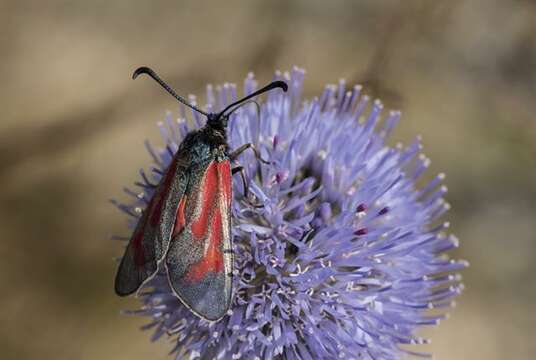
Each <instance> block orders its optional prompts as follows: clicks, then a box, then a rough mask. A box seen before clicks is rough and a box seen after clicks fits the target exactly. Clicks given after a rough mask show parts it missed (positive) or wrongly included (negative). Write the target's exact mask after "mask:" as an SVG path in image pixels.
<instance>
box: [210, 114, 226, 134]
mask: <svg viewBox="0 0 536 360" xmlns="http://www.w3.org/2000/svg"><path fill="white" fill-rule="evenodd" d="M228 123H229V115H227V114H222V113H218V114H208V115H207V125H208V126H210V127H211V128H213V129H216V130H220V131H225V129H227V124H228Z"/></svg>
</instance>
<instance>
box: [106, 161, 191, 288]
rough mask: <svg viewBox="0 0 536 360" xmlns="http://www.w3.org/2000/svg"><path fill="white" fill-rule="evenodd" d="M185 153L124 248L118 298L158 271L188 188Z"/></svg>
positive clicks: (169, 172) (165, 180)
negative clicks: (180, 204) (176, 215)
mask: <svg viewBox="0 0 536 360" xmlns="http://www.w3.org/2000/svg"><path fill="white" fill-rule="evenodd" d="M188 179H189V176H188V154H187V153H186V152H185V151H179V152H178V153H177V154H176V155H175V157H174V158H173V160H172V162H171V163H170V165H169V167H168V169H167V170H166V173H165V175H164V176H163V177H162V179H161V181H160V183H159V184H158V187H157V189H156V191H155V193H154V195H153V197H152V198H151V201H150V202H149V204H148V205H147V208H146V209H145V210H144V211H143V214H142V216H141V218H140V220H139V221H138V224H137V225H136V228H135V230H134V232H133V233H132V237H131V238H130V241H129V243H128V245H127V247H126V249H125V254H124V255H123V258H122V259H121V263H120V264H119V268H118V270H117V275H116V278H115V292H116V293H117V294H118V295H120V296H126V295H130V294H132V293H134V292H136V291H137V290H138V289H139V288H140V286H141V285H142V284H143V283H144V282H145V281H147V280H148V279H149V278H151V277H152V276H153V275H154V274H155V273H156V272H157V270H158V262H159V261H160V260H162V258H163V257H164V255H165V253H166V251H167V248H168V246H169V241H170V237H171V233H172V232H173V229H174V227H175V214H176V212H177V209H178V207H179V203H180V201H181V199H182V198H183V197H184V193H185V190H186V187H187V186H188Z"/></svg>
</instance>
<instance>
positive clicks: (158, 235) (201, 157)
mask: <svg viewBox="0 0 536 360" xmlns="http://www.w3.org/2000/svg"><path fill="white" fill-rule="evenodd" d="M141 74H147V75H149V76H150V77H152V78H153V79H154V80H156V81H157V82H158V83H159V84H160V85H161V86H162V87H163V88H164V89H165V90H166V91H167V92H169V93H170V94H171V95H172V96H173V97H175V98H176V99H177V100H178V101H180V102H181V103H183V104H184V105H186V106H188V107H190V108H192V109H193V110H195V111H197V112H199V113H201V114H203V115H205V116H206V117H207V123H206V125H205V126H204V127H203V128H201V129H199V130H197V131H192V132H190V133H189V134H188V135H187V136H186V138H185V139H184V141H183V142H182V143H181V144H180V146H179V148H178V150H177V152H176V153H175V154H174V156H173V159H172V161H171V163H170V164H169V166H168V168H167V170H166V172H165V174H163V176H162V179H161V181H160V183H159V184H154V185H153V184H150V185H149V186H152V187H154V189H155V191H154V195H153V196H152V198H151V199H150V201H149V204H148V205H147V208H146V209H145V211H144V212H143V214H142V216H141V218H140V220H139V222H138V224H137V226H136V228H135V229H134V232H133V234H132V236H131V238H130V241H129V243H128V245H127V247H126V250H125V254H124V255H123V258H122V260H121V263H120V265H119V269H118V271H117V276H116V279H115V292H116V293H117V294H118V295H120V296H126V295H130V294H132V293H134V292H136V291H137V290H138V289H140V287H141V286H142V285H143V284H144V283H146V282H147V281H149V280H150V279H151V278H152V277H153V276H155V274H156V273H157V272H158V271H159V267H161V266H163V269H164V271H165V272H166V274H167V278H168V281H169V285H170V287H171V289H172V290H173V293H174V295H175V296H176V297H177V298H178V299H179V300H180V301H181V302H182V303H183V304H184V305H185V306H186V307H187V308H188V309H190V310H191V311H192V312H193V313H194V314H196V315H198V316H199V317H201V318H203V319H206V320H212V321H217V320H220V319H221V318H222V317H223V316H224V315H225V314H226V313H227V311H228V309H229V307H230V304H231V296H232V267H233V258H232V242H231V202H232V186H231V185H232V184H231V182H232V180H231V178H232V175H233V174H235V173H240V175H241V177H242V181H243V183H244V192H245V195H246V198H247V194H248V186H247V182H246V181H245V174H244V169H243V168H242V167H241V166H236V167H235V168H231V162H232V161H234V160H236V158H237V157H238V155H240V154H241V153H242V152H244V151H245V150H247V149H251V150H253V151H254V152H255V154H256V155H257V152H256V150H255V147H253V145H252V144H251V143H247V144H244V145H242V146H240V147H238V148H237V149H236V150H234V151H230V149H229V145H228V143H227V134H226V130H227V124H228V121H229V116H230V115H231V114H232V113H233V112H234V111H235V110H237V109H238V108H239V107H241V106H242V105H244V104H246V103H247V102H248V101H251V100H250V99H252V98H253V97H255V96H258V95H260V94H262V93H265V92H267V91H270V90H272V89H276V88H281V89H283V90H284V91H287V84H286V83H285V82H284V81H274V82H272V83H270V84H268V85H266V86H265V87H263V88H262V89H259V90H257V91H255V92H253V93H251V94H249V95H248V96H245V97H244V98H242V99H240V100H238V101H236V102H234V103H232V104H230V105H228V106H227V107H225V108H224V109H223V110H222V111H220V112H219V113H206V112H204V111H202V110H200V109H198V108H197V107H195V106H193V105H192V104H189V103H188V102H187V101H186V100H184V99H183V98H182V97H180V96H179V95H177V93H176V92H175V91H174V90H173V89H172V88H171V87H169V85H167V84H166V83H165V82H164V81H163V80H162V79H161V78H160V77H159V76H158V75H157V74H156V73H155V72H154V71H153V70H151V69H150V68H147V67H140V68H138V69H137V70H136V71H135V72H134V74H133V76H132V77H133V79H136V77H138V76H139V75H141ZM257 157H258V158H259V159H260V157H259V156H258V155H257ZM260 160H262V159H260Z"/></svg>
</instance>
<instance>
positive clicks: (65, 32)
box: [0, 0, 536, 360]
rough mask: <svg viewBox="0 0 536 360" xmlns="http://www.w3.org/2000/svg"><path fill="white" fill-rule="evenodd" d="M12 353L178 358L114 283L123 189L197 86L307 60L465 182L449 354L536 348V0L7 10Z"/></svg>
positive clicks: (4, 247) (122, 0)
mask: <svg viewBox="0 0 536 360" xmlns="http://www.w3.org/2000/svg"><path fill="white" fill-rule="evenodd" d="M0 65H1V66H0V79H1V80H0V84H1V85H0V109H1V110H0V114H1V121H0V184H1V186H0V197H1V203H0V236H1V238H0V240H1V241H0V254H1V258H0V279H1V284H2V292H1V295H0V358H2V359H56V360H63V359H129V360H134V359H167V358H168V357H167V356H166V354H167V352H168V351H169V350H170V349H171V344H170V343H169V342H166V341H161V342H158V343H151V342H150V341H149V334H148V333H143V332H141V331H139V327H140V326H141V325H142V324H144V323H145V320H144V319H139V318H130V317H123V316H120V315H119V312H120V310H121V309H123V308H134V307H135V306H136V305H137V303H136V301H135V300H133V299H119V298H117V297H116V296H115V295H114V293H113V277H114V272H115V264H114V262H113V257H114V256H118V255H120V253H121V250H120V246H119V244H118V243H114V242H112V241H109V240H108V237H109V235H110V234H112V233H120V234H124V233H125V224H126V221H125V217H124V216H123V215H122V214H120V213H119V212H118V211H117V210H116V209H115V208H113V206H111V205H110V204H109V203H108V202H107V199H109V198H111V197H116V196H119V197H121V188H122V186H123V185H127V184H130V183H131V182H132V181H134V179H135V178H136V173H137V169H138V168H139V167H141V166H146V165H148V164H149V163H150V158H149V156H148V155H147V154H146V153H145V150H144V147H143V141H144V139H149V140H152V141H153V142H155V143H159V141H160V138H159V135H158V130H157V128H156V126H155V123H156V122H157V121H159V120H162V119H164V116H165V111H166V110H171V111H176V110H177V104H176V103H175V102H174V101H173V99H171V98H170V97H169V96H168V95H166V94H165V93H164V92H163V91H161V90H160V89H158V88H157V87H156V85H154V84H153V83H152V82H149V81H148V80H147V81H146V80H142V81H140V82H132V81H131V79H130V75H131V72H132V70H133V69H134V68H135V67H137V66H139V65H150V66H152V67H154V68H155V69H157V70H158V71H159V72H160V73H161V74H162V75H163V76H164V77H165V78H166V79H167V80H168V81H169V82H170V83H171V84H173V85H174V86H175V87H176V88H177V89H180V91H181V92H182V93H194V94H200V95H201V94H203V93H204V86H205V84H206V83H208V82H211V83H222V82H224V81H233V82H238V83H241V81H242V79H243V77H244V76H245V75H246V73H247V72H248V71H254V72H255V73H256V75H257V77H258V78H259V79H260V80H261V82H264V81H268V80H269V79H271V75H272V73H273V71H274V70H276V69H281V70H288V69H290V68H291V66H292V65H299V66H301V67H304V68H306V70H307V77H306V83H305V86H306V89H305V90H306V91H305V95H306V96H313V95H316V94H318V93H319V92H320V91H321V90H322V87H323V86H324V84H326V83H333V82H336V81H338V79H339V78H341V77H344V78H346V79H347V81H348V82H349V83H363V84H364V85H365V86H366V91H367V92H368V93H369V94H371V95H373V96H377V97H380V98H382V99H383V101H384V103H385V104H386V107H389V108H397V109H401V110H402V111H403V120H402V122H401V124H400V126H399V127H398V129H397V130H396V132H395V135H394V140H395V141H401V142H403V143H408V142H409V141H411V140H412V139H413V138H414V137H415V136H416V135H417V134H420V135H422V136H423V137H424V144H425V152H426V154H427V155H428V156H430V157H431V159H432V160H433V162H432V165H431V170H430V171H429V172H428V178H429V179H431V178H432V176H434V175H435V174H436V173H438V172H446V173H447V184H448V186H449V190H450V191H449V194H448V196H447V198H448V200H449V201H450V203H451V204H452V210H451V211H450V213H449V215H448V216H447V218H446V219H447V220H450V221H451V229H452V231H453V232H454V233H455V234H457V235H458V237H459V238H460V239H461V241H462V246H461V248H460V249H459V251H458V252H457V253H455V254H453V255H454V256H456V257H461V258H465V259H467V260H469V261H470V262H471V267H470V268H469V269H468V270H466V271H464V272H463V274H464V281H465V284H466V287H467V290H466V292H465V294H464V295H463V296H462V297H461V298H459V299H458V307H457V308H456V309H455V310H454V311H453V312H452V317H451V319H449V320H448V321H446V322H444V323H442V324H441V326H440V327H438V328H434V329H429V330H426V331H425V333H426V335H429V336H431V338H432V340H433V343H432V345H427V346H425V347H424V348H421V349H420V350H428V351H431V352H433V353H434V354H435V357H436V358H437V359H530V358H533V356H534V354H535V353H536V337H535V335H534V325H535V324H536V311H535V310H534V305H535V300H536V281H535V280H534V274H535V273H536V261H535V260H536V256H535V254H536V241H535V240H536V236H535V233H536V225H535V224H534V215H535V208H536V123H535V121H536V116H535V114H536V3H535V2H534V1H529V0H526V1H521V0H510V1H503V0H470V1H462V0H451V1H429V0H428V1H427V0H404V1H384V0H381V1H372V0H370V1H331V2H327V1H306V0H303V1H225V2H219V1H218V2H217V1H213V2H207V1H158V2H154V1H153V2H149V1H137V2H136V1H126V0H114V1H102V0H94V1H68V0H64V1H62V0H49V1H38V0H22V1H5V0H3V1H0Z"/></svg>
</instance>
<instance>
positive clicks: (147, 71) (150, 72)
mask: <svg viewBox="0 0 536 360" xmlns="http://www.w3.org/2000/svg"><path fill="white" fill-rule="evenodd" d="M141 74H147V75H149V76H150V77H152V78H153V79H154V80H155V81H156V82H157V83H159V84H160V86H162V87H163V88H164V89H165V90H166V91H167V92H168V93H170V94H171V95H172V96H173V97H174V98H175V99H177V100H179V101H180V102H181V103H183V104H184V105H186V106H188V107H189V108H190V109H193V110H195V111H197V112H199V113H201V114H203V115H205V116H207V117H208V114H207V113H206V112H204V111H203V110H200V109H198V108H196V107H195V106H193V105H192V104H190V103H188V102H187V101H186V100H184V99H183V98H182V97H181V96H179V95H178V94H177V93H176V92H175V90H173V89H172V88H171V86H169V85H168V84H166V83H165V82H164V80H162V79H161V78H160V76H158V75H157V74H156V72H154V71H153V70H152V69H151V68H148V67H147V66H142V67H139V68H137V69H136V70H135V71H134V73H133V74H132V79H136V78H137V77H138V76H139V75H141ZM285 86H286V84H285Z"/></svg>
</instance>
